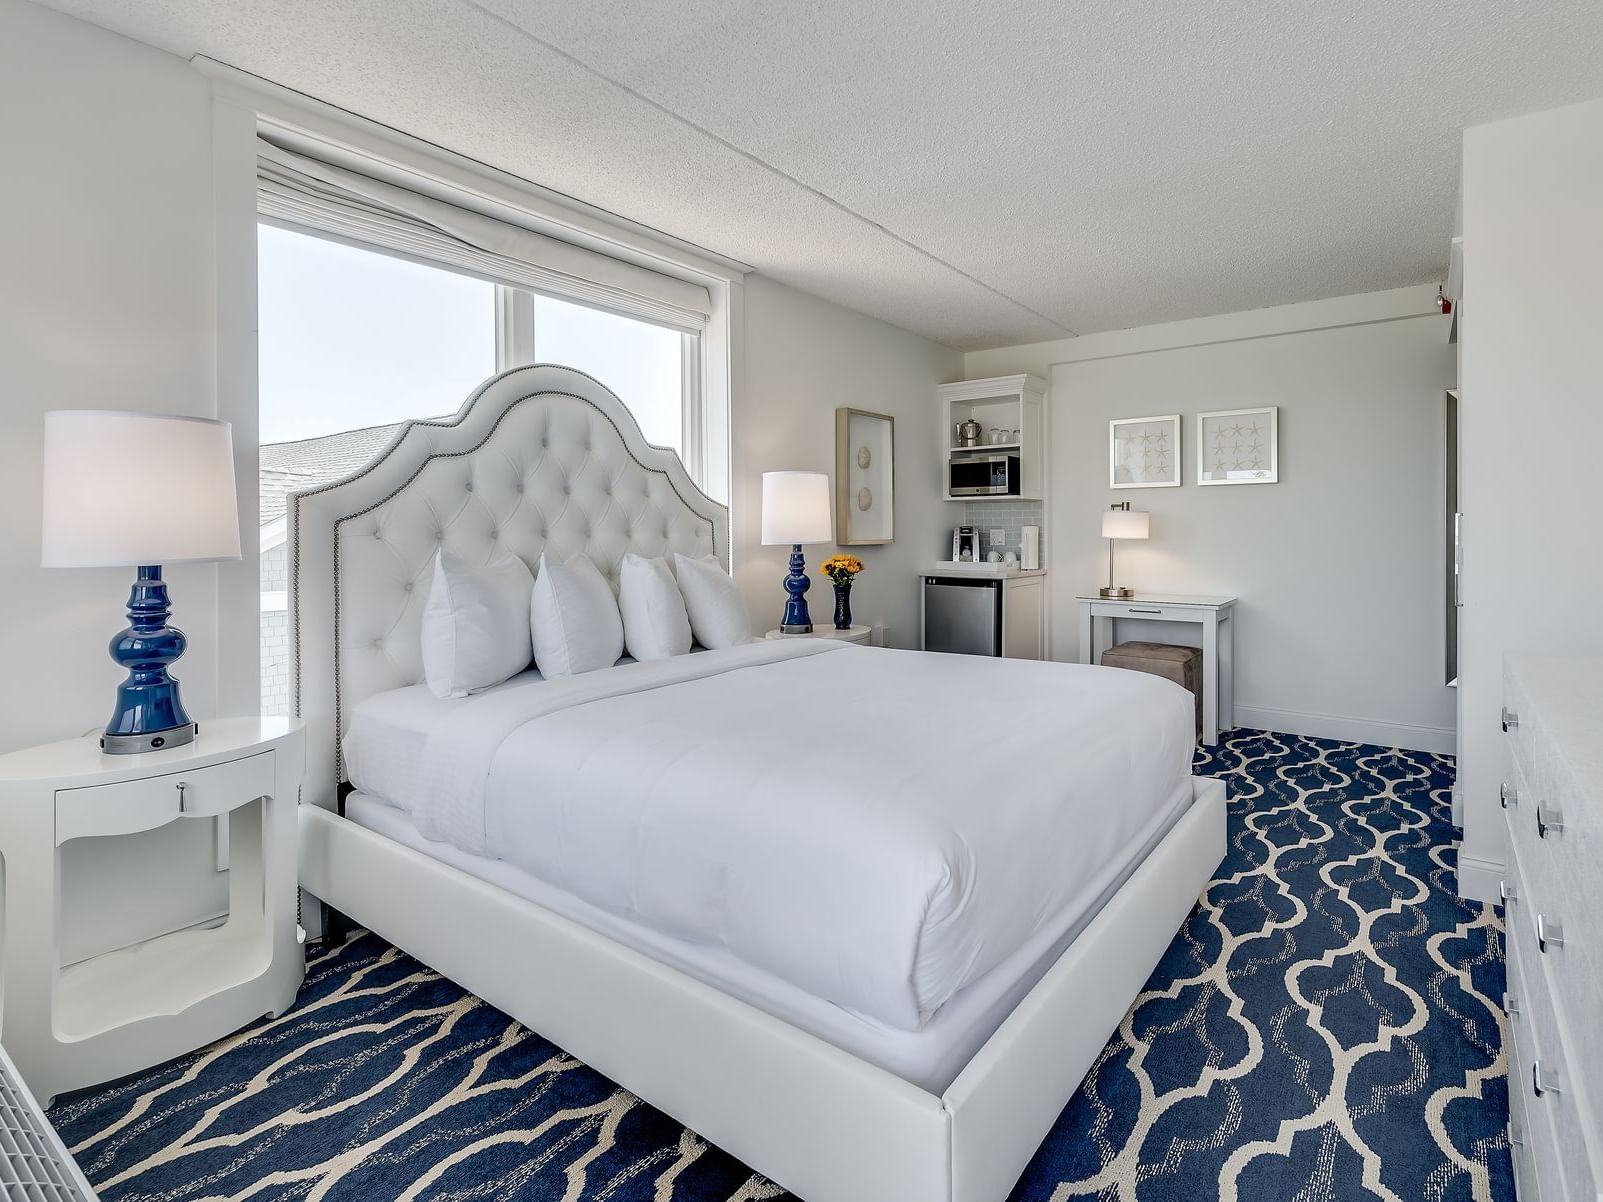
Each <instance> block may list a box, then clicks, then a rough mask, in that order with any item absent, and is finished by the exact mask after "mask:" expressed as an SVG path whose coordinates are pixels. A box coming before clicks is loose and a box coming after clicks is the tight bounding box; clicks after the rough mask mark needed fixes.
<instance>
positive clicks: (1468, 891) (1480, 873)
mask: <svg viewBox="0 0 1603 1202" xmlns="http://www.w3.org/2000/svg"><path fill="white" fill-rule="evenodd" d="M1504 876H1505V872H1504V869H1503V862H1502V861H1501V860H1483V859H1482V858H1481V857H1480V856H1466V855H1462V854H1460V855H1459V857H1458V896H1459V897H1462V898H1464V899H1465V900H1466V901H1477V902H1491V903H1492V904H1493V905H1501V904H1502V898H1501V896H1500V894H1499V892H1498V886H1500V885H1501V884H1502V883H1503V877H1504Z"/></svg>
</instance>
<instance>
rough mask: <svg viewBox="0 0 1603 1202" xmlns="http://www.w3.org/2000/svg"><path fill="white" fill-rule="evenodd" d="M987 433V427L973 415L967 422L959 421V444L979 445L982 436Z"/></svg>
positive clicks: (962, 445) (964, 445)
mask: <svg viewBox="0 0 1603 1202" xmlns="http://www.w3.org/2000/svg"><path fill="white" fill-rule="evenodd" d="M984 433H985V427H984V426H982V425H980V423H979V422H977V421H975V420H974V419H973V418H972V417H971V418H969V419H968V421H966V422H958V423H957V445H958V446H960V447H977V446H979V445H980V438H981V437H982V436H983V435H984Z"/></svg>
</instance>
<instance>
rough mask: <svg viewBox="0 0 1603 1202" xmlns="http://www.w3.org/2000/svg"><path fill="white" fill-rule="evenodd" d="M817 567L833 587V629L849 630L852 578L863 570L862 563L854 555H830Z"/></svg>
mask: <svg viewBox="0 0 1603 1202" xmlns="http://www.w3.org/2000/svg"><path fill="white" fill-rule="evenodd" d="M819 567H820V570H821V571H822V572H823V573H824V575H826V576H828V577H829V579H830V581H831V582H832V583H833V584H834V586H835V629H836V630H850V629H851V627H852V577H854V576H856V575H857V573H859V572H861V571H862V570H863V561H862V560H860V559H858V558H857V556H855V555H831V556H830V557H829V558H828V559H826V560H824V562H823V563H822V564H821V565H819Z"/></svg>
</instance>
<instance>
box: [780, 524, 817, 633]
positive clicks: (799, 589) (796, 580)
mask: <svg viewBox="0 0 1603 1202" xmlns="http://www.w3.org/2000/svg"><path fill="white" fill-rule="evenodd" d="M811 583H812V581H810V580H808V579H807V561H806V560H805V559H804V558H802V549H801V544H800V543H792V544H791V548H790V575H789V576H786V577H785V591H786V592H787V593H789V594H790V600H788V601H786V602H785V617H784V619H783V620H782V621H781V622H780V623H779V631H780V633H781V634H812V632H813V618H812V615H811V614H809V613H808V612H807V587H808V585H810V584H811Z"/></svg>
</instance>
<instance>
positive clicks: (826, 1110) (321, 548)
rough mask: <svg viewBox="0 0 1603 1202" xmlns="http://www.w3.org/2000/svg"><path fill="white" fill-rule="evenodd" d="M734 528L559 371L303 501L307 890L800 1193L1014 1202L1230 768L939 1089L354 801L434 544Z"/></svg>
mask: <svg viewBox="0 0 1603 1202" xmlns="http://www.w3.org/2000/svg"><path fill="white" fill-rule="evenodd" d="M728 530H729V527H728V516H727V513H726V511H725V510H724V508H723V507H722V506H721V505H719V504H718V503H716V502H715V501H713V500H711V499H710V498H708V497H707V496H705V495H704V494H702V493H701V492H700V490H699V489H697V488H696V487H695V485H694V484H693V483H692V482H691V480H690V478H689V476H688V475H687V474H686V473H685V470H684V467H683V466H682V465H681V464H680V462H679V459H678V457H677V456H676V455H674V454H673V453H672V452H671V451H666V450H663V449H661V448H657V447H652V446H650V445H648V444H647V443H646V441H645V440H644V438H643V437H642V436H641V434H640V431H639V428H638V427H637V426H636V425H635V423H634V421H633V419H632V418H631V417H630V416H629V413H628V411H627V410H626V409H625V408H624V406H623V404H622V403H621V402H620V401H619V400H618V398H617V397H615V396H613V395H612V393H611V392H609V391H607V389H606V388H605V387H603V386H602V385H601V384H599V383H598V382H596V381H595V380H592V379H591V378H590V377H588V376H585V375H582V374H581V373H579V372H576V371H573V370H571V369H568V368H562V367H552V366H546V365H538V366H534V367H523V368H517V369H515V370H513V371H509V372H506V373H504V374H503V375H501V376H498V377H496V378H495V379H493V380H491V381H489V382H488V383H487V384H485V385H484V386H483V387H481V388H480V389H479V390H478V391H477V392H476V393H474V395H473V396H472V397H470V398H469V399H468V401H467V403H466V404H465V405H464V406H463V407H462V410H461V412H459V413H458V414H457V415H456V416H455V417H454V418H452V419H450V420H449V421H440V422H412V423H410V424H408V425H407V426H405V427H404V428H403V429H402V430H401V431H400V433H399V434H398V435H397V437H396V439H395V441H394V442H393V443H392V444H391V445H390V447H389V448H388V449H387V450H386V451H385V452H384V454H383V455H381V456H380V457H379V458H378V460H377V461H375V462H374V463H373V464H371V465H370V466H369V467H367V468H365V469H363V470H362V471H361V472H359V473H358V474H356V475H355V476H352V477H350V478H348V479H346V480H344V481H341V482H338V483H336V484H332V485H329V486H327V487H324V488H321V489H316V490H313V491H311V492H307V493H302V494H298V495H296V496H293V497H291V499H290V538H291V545H290V553H291V563H292V565H293V573H294V576H293V593H292V596H293V598H294V608H293V611H292V630H293V639H294V665H295V696H296V704H297V707H298V713H299V715H300V716H301V717H303V718H305V719H306V720H307V724H308V739H309V754H308V760H309V773H308V781H307V787H306V789H305V791H304V793H303V801H304V802H306V803H308V804H303V806H302V807H301V812H300V832H301V881H302V885H303V886H304V887H305V889H306V890H307V891H308V892H309V893H310V894H312V895H313V896H314V897H316V898H320V899H322V900H323V901H325V902H327V903H328V904H329V905H331V906H333V907H334V908H336V909H338V910H340V911H342V912H344V913H346V914H348V915H350V916H351V917H352V918H354V919H356V920H357V921H358V922H360V923H362V924H363V925H364V926H366V927H368V928H369V929H371V930H373V931H375V932H377V933H378V934H379V935H381V936H383V937H384V938H386V939H388V940H390V941H391V942H392V943H394V944H395V945H396V946H398V947H400V948H402V949H403V950H405V951H407V952H408V953H410V954H411V955H413V956H415V957H416V958H417V959H419V960H421V961H422V962H423V963H425V964H428V965H429V966H431V967H432V968H434V969H435V970H437V971H439V972H440V973H443V974H444V975H445V976H447V977H449V978H451V979H452V980H454V981H456V982H457V983H459V984H460V985H462V986H463V987H464V988H467V989H470V990H472V991H473V992H474V993H475V994H477V995H478V996H479V997H481V998H483V999H484V1000H485V1001H487V1002H489V1003H491V1004H492V1005H494V1006H496V1007H497V1008H499V1009H501V1010H503V1011H505V1012H506V1013H507V1014H510V1015H511V1016H512V1017H514V1018H516V1019H518V1020H519V1021H520V1022H522V1023H524V1024H525V1025H526V1026H528V1027H529V1028H530V1029H531V1030H534V1031H537V1032H539V1033H540V1034H541V1035H543V1036H545V1037H546V1038H548V1039H550V1040H552V1041H553V1042H555V1043H556V1044H558V1045H559V1046H561V1047H562V1048H564V1049H566V1050H567V1051H568V1052H570V1053H571V1054H573V1055H574V1056H576V1057H578V1058H579V1059H580V1060H583V1061H584V1062H585V1063H587V1064H589V1065H591V1066H592V1067H594V1068H596V1069H597V1070H599V1071H600V1072H603V1073H605V1074H606V1075H607V1076H609V1077H611V1078H612V1079H613V1080H614V1081H617V1082H618V1083H619V1084H621V1085H623V1086H624V1087H626V1088H627V1089H629V1090H630V1091H632V1092H633V1093H635V1094H636V1095H637V1096H639V1097H640V1098H642V1099H644V1100H645V1101H647V1102H649V1103H650V1104H652V1105H653V1106H656V1107H658V1108H659V1109H661V1110H663V1111H665V1112H666V1113H668V1114H670V1115H672V1116H673V1117H674V1118H675V1119H677V1120H678V1121H680V1122H682V1123H684V1124H685V1125H686V1126H688V1127H690V1128H691V1129H692V1130H694V1131H696V1132H698V1133H699V1134H701V1135H702V1136H704V1137H706V1138H707V1139H709V1140H711V1141H712V1142H713V1143H715V1144H717V1145H718V1146H720V1147H722V1148H724V1149H725V1150H726V1151H728V1152H730V1153H732V1154H733V1155H735V1156H737V1157H739V1158H740V1159H741V1160H743V1161H745V1162H746V1163H747V1164H748V1165H750V1166H751V1167H752V1168H754V1169H756V1170H757V1171H759V1172H761V1173H763V1174H765V1175H767V1176H768V1177H770V1178H771V1179H773V1180H774V1181H776V1182H778V1183H779V1184H781V1185H783V1186H785V1187H786V1188H787V1189H789V1190H791V1191H792V1192H793V1193H795V1194H797V1195H799V1196H800V1197H801V1198H803V1199H806V1200H807V1202H1001V1200H1002V1199H1004V1198H1005V1197H1006V1196H1007V1194H1008V1192H1009V1190H1010V1189H1011V1188H1012V1186H1013V1184H1014V1182H1015V1181H1016V1180H1017V1179H1018V1176H1019V1174H1020V1172H1022V1171H1023V1169H1024V1167H1025V1165H1026V1163H1027V1162H1028V1161H1029V1159H1030V1157H1031V1155H1033V1154H1034V1152H1035V1150H1036V1148H1037V1147H1038V1146H1039V1145H1040V1143H1041V1141H1042V1139H1043V1138H1044V1137H1045V1136H1046V1134H1047V1132H1048V1131H1049V1130H1050V1128H1051V1126H1052V1123H1053V1122H1054V1120H1055V1119H1056V1118H1057V1116H1058V1114H1059V1112H1060V1111H1061V1110H1062V1108H1063V1106H1064V1104H1065V1103H1066V1102H1067V1101H1068V1099H1069V1098H1070V1096H1071V1095H1072V1094H1073V1093H1074V1091H1075V1089H1076V1088H1077V1087H1078V1085H1079V1083H1080V1081H1081V1080H1082V1078H1083V1077H1084V1076H1085V1073H1086V1071H1087V1070H1088V1069H1089V1068H1090V1066H1091V1064H1092V1062H1093V1061H1094V1060H1095V1059H1096V1057H1097V1055H1098V1053H1100V1051H1101V1050H1102V1047H1103V1045H1104V1044H1105V1043H1106V1041H1107V1039H1108V1037H1109V1036H1110V1035H1111V1034H1112V1033H1113V1031H1114V1030H1115V1029H1116V1028H1117V1026H1118V1025H1119V1022H1120V1020H1121V1019H1122V1018H1123V1017H1124V1014H1125V1012H1126V1010H1127V1009H1128V1008H1129V1006H1130V1003H1131V1002H1132V1001H1133V1000H1134V999H1135V997H1136V996H1137V994H1138V992H1139V991H1140V989H1141V987H1142V984H1143V983H1144V982H1145V980H1146V978H1147V977H1148V975H1149V974H1150V973H1151V971H1152V969H1153V968H1154V967H1155V966H1156V964H1157V962H1158V959H1159V957H1160V956H1161V955H1162V953H1163V951H1164V949H1165V948H1166V947H1167V946H1168V944H1169V941H1170V940H1171V938H1172V937H1173V935H1174V933H1175V932H1176V931H1177V930H1178V929H1179V927H1180V926H1181V924H1182V923H1183V922H1184V921H1185V919H1186V917H1187V915H1188V914H1189V913H1190V911H1191V908H1192V906H1193V904H1194V903H1195V901H1196V899H1197V896H1198V894H1199V893H1200V892H1201V890H1202V888H1203V886H1204V885H1205V884H1206V883H1207V881H1208V879H1209V878H1210V877H1211V875H1212V873H1213V870H1214V868H1215V867H1216V866H1217V865H1218V863H1219V861H1220V859H1221V858H1222V857H1223V855H1224V851H1225V801H1224V786H1223V784H1222V782H1219V781H1216V780H1209V779H1205V778H1200V777H1199V778H1193V792H1194V798H1193V803H1192V805H1191V806H1190V808H1189V809H1188V810H1187V811H1186V812H1185V814H1184V815H1183V816H1182V817H1181V818H1180V819H1179V821H1178V822H1177V823H1176V824H1175V826H1174V827H1173V829H1171V830H1170V832H1169V833H1168V835H1167V836H1165V838H1164V839H1163V840H1162V842H1160V843H1159V844H1158V846H1157V847H1156V848H1155V849H1154V850H1153V851H1152V853H1151V854H1150V855H1149V856H1148V857H1147V859H1146V860H1145V862H1143V863H1142V865H1141V866H1140V867H1139V868H1137V869H1136V871H1135V872H1134V874H1133V875H1132V876H1131V877H1130V879H1129V880H1128V881H1127V882H1126V883H1125V885H1124V886H1123V888H1121V889H1120V890H1119V891H1118V893H1116V894H1115V895H1114V897H1113V898H1112V899H1111V900H1110V901H1109V902H1108V904H1107V905H1106V906H1104V907H1103V909H1102V910H1101V912H1100V913H1098V915H1097V916H1096V918H1094V919H1093V920H1092V921H1091V923H1090V925H1089V926H1087V927H1086V929H1085V930H1084V931H1083V932H1082V933H1081V934H1080V936H1079V937H1078V938H1077V939H1075V941H1074V942H1073V943H1072V944H1071V945H1070V946H1069V947H1068V948H1067V949H1066V950H1065V951H1064V953H1063V955H1062V957H1061V958H1060V959H1059V960H1058V962H1057V963H1056V964H1055V965H1053V967H1052V968H1051V969H1050V970H1049V971H1048V972H1047V974H1046V975H1045V976H1044V977H1043V978H1042V979H1041V981H1040V982H1039V983H1038V984H1037V985H1036V986H1035V988H1034V989H1033V990H1031V991H1030V993H1029V994H1028V995H1027V996H1026V997H1025V998H1024V1000H1023V1001H1022V1002H1021V1003H1020V1004H1019V1006H1018V1008H1017V1009H1016V1010H1015V1011H1014V1012H1013V1013H1012V1014H1011V1015H1010V1016H1009V1017H1008V1018H1007V1019H1006V1021H1005V1022H1003V1024H1002V1025H1001V1027H1000V1028H999V1029H998V1030H997V1031H996V1033H995V1034H994V1035H992V1036H991V1038H990V1039H989V1040H988V1041H987V1042H986V1043H985V1045H984V1046H983V1047H982V1048H981V1049H980V1050H979V1052H978V1053H977V1054H976V1055H975V1057H974V1059H973V1060H972V1061H971V1062H970V1063H969V1064H968V1066H967V1067H966V1068H965V1069H964V1070H963V1071H962V1073H961V1074H960V1075H959V1076H958V1077H957V1079H956V1080H955V1081H954V1082H953V1083H952V1084H951V1086H949V1087H948V1088H947V1090H946V1091H945V1093H943V1094H941V1095H939V1096H937V1095H935V1094H932V1093H929V1092H927V1091H925V1090H923V1089H920V1088H918V1087H917V1086H914V1085H912V1084H909V1083H908V1082H906V1081H904V1080H902V1079H901V1078H900V1077H897V1076H895V1075H893V1074H892V1073H889V1072H887V1071H885V1070H884V1069H881V1068H878V1067H877V1066H875V1065H872V1064H869V1063H867V1062H866V1061H863V1060H860V1059H858V1058H857V1057H855V1056H852V1055H850V1054H849V1053H847V1052H844V1051H841V1050H840V1049H838V1048H836V1047H835V1046H834V1045H832V1044H829V1043H826V1042H824V1041H823V1040H821V1039H819V1038H817V1037H816V1036H814V1035H811V1034H809V1033H808V1032H806V1031H803V1030H801V1029H799V1028H797V1027H794V1026H792V1025H790V1024H789V1023H786V1022H783V1021H781V1020H780V1019H777V1018H775V1017H773V1016H772V1015H769V1014H767V1013H766V1012H764V1011H762V1010H759V1009H757V1008H756V1007H754V1006H751V1005H749V1004H747V1003H745V1002H742V1001H740V1000H738V999H736V998H733V997H730V996H729V995H727V994H724V993H722V992H720V991H719V990H717V989H715V988H713V987H712V986H710V985H707V984H704V983H703V982H701V981H698V980H696V979H695V978H693V977H690V976H687V975H686V974H684V973H682V972H679V971H677V970H676V969H673V968H669V967H667V966H665V965H663V964H660V963H658V962H657V961H655V960H653V959H651V958H650V957H648V956H645V955H642V954H640V953H638V952H635V951H633V950H631V949H629V948H626V947H624V946H622V945H620V944H618V943H616V942H614V941H612V940H610V939H608V938H606V937H604V936H602V935H598V934H596V933H595V932H593V931H591V930H589V929H588V928H585V927H582V926H580V925H578V924H576V923H574V922H571V921H569V920H567V919H565V918H562V917H560V916H559V915H557V914H554V913H552V912H551V911H549V910H546V909H544V908H542V907H540V906H537V905H535V904H534V903H532V902H529V901H526V900H524V899H522V898H520V897H518V896H516V895H514V894H511V893H508V892H506V891H505V890H502V889H500V888H497V887H496V886H493V885H489V884H486V883H485V882H483V881H480V880H478V879H477V878H475V877H473V876H470V875H469V874H467V873H464V872H462V871H460V870H458V869H455V868H451V867H449V866H447V865H445V864H442V863H441V862H439V861H437V860H435V859H433V858H431V857H429V856H426V855H424V854H422V853H420V852H417V851H414V850H412V849H410V848H408V847H405V846H403V845H401V844H399V843H396V842H394V841H393V840H390V839H386V838H384V837H383V836H381V835H378V834H375V833H373V832H371V831H369V830H366V829H364V828H362V827H360V826H357V825H356V824H355V823H353V822H350V821H347V820H346V819H344V818H342V817H340V816H339V814H338V813H337V810H338V804H337V798H338V794H339V789H340V783H341V781H342V780H343V771H342V768H341V765H340V762H339V757H338V752H337V744H338V737H337V736H338V735H342V734H343V732H344V730H345V725H346V723H347V721H348V719H349V714H350V707H351V706H352V705H354V704H355V703H356V702H358V701H359V700H361V699H362V698H364V697H367V696H370V695H372V694H374V693H376V692H379V691H381V690H384V689H391V688H398V687H400V686H402V685H407V684H413V683H416V682H417V681H418V680H420V679H421V678H422V666H421V662H420V659H419V651H418V626H419V618H420V614H421V611H422V606H423V602H424V599H425V594H426V592H427V584H428V580H429V573H430V565H431V563H432V560H433V557H434V552H435V550H436V549H437V548H438V547H440V546H442V545H443V546H445V547H447V548H449V549H451V550H453V551H455V552H457V553H458V554H461V555H464V556H466V557H468V558H469V559H484V558H486V557H488V556H489V555H490V554H491V553H492V552H493V551H494V550H496V549H498V548H505V549H508V550H511V551H514V552H516V553H517V554H519V555H520V556H522V557H523V558H524V559H525V561H527V562H528V563H530V564H531V565H532V564H533V563H534V562H535V561H537V560H538V558H539V556H540V553H541V551H542V550H544V549H545V547H546V546H548V545H549V546H551V547H552V549H553V551H554V553H556V554H560V555H561V556H562V557H564V558H566V557H567V556H569V555H571V554H574V553H575V552H577V551H580V550H583V551H586V552H588V553H589V554H590V555H591V556H592V558H594V559H595V560H596V561H597V564H598V566H600V567H601V568H602V570H603V571H605V572H607V573H609V575H614V576H615V574H616V571H617V567H618V564H619V563H620V562H621V560H622V557H623V555H624V553H625V552H626V551H634V552H636V553H638V554H647V555H661V554H664V553H665V552H671V551H681V552H684V553H686V554H699V555H705V554H708V553H714V554H716V555H717V556H718V557H719V558H720V560H722V562H723V563H724V565H725V567H726V568H727V567H728V566H729V536H728ZM1109 803H1110V804H1118V799H1117V798H1111V799H1109ZM513 951H515V954H509V952H513Z"/></svg>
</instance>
